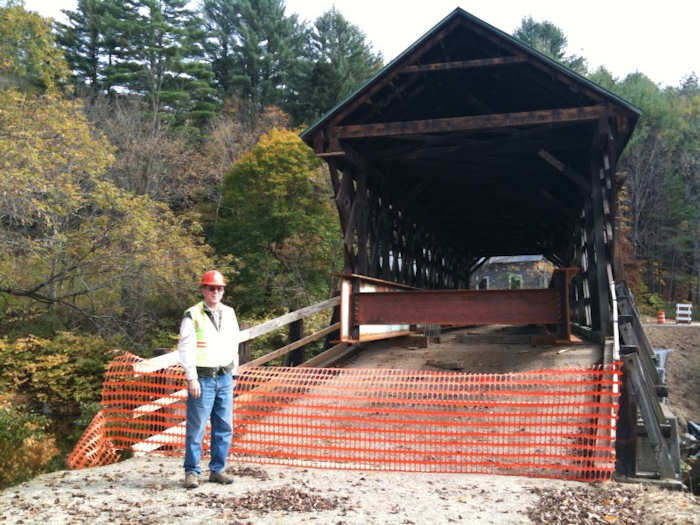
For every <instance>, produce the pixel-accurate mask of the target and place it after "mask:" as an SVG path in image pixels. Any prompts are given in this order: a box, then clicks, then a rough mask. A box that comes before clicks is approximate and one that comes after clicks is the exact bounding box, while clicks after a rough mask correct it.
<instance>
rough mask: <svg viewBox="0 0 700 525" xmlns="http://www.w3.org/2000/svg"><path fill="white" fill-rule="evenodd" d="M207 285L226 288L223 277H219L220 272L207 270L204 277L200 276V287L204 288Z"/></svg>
mask: <svg viewBox="0 0 700 525" xmlns="http://www.w3.org/2000/svg"><path fill="white" fill-rule="evenodd" d="M208 284H211V285H214V286H226V281H224V276H223V275H221V272H217V271H216V270H209V271H208V272H204V275H202V282H201V283H200V285H201V286H206V285H208Z"/></svg>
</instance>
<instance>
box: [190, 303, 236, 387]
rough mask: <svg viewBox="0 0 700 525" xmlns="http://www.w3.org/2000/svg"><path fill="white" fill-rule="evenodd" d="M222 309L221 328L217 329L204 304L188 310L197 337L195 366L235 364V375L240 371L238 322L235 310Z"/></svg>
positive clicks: (198, 304) (221, 306)
mask: <svg viewBox="0 0 700 525" xmlns="http://www.w3.org/2000/svg"><path fill="white" fill-rule="evenodd" d="M219 307H220V308H221V326H220V327H219V330H217V329H216V327H215V326H214V323H212V321H211V319H210V318H209V316H208V315H207V314H206V312H205V311H204V302H200V303H197V304H195V305H194V306H192V307H190V308H188V309H187V311H186V312H185V313H189V315H190V318H191V319H192V321H193V323H194V332H195V334H196V336H197V351H196V353H195V366H202V367H212V368H213V367H219V366H227V365H229V364H231V363H233V370H232V371H233V374H234V375H235V374H236V372H237V370H238V320H237V319H236V313H235V312H234V311H233V308H231V307H230V306H226V305H224V304H221V305H219Z"/></svg>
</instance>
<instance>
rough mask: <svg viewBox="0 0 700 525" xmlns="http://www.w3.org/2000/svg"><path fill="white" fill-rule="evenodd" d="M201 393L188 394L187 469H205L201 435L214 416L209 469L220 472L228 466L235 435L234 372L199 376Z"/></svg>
mask: <svg viewBox="0 0 700 525" xmlns="http://www.w3.org/2000/svg"><path fill="white" fill-rule="evenodd" d="M199 384H200V385H201V387H202V395H201V396H199V398H198V399H194V398H193V397H192V396H190V395H188V396H187V433H186V434H185V472H195V473H196V474H197V475H199V474H201V473H202V469H201V467H200V466H199V458H200V456H201V455H202V438H203V437H204V431H205V430H206V428H207V419H209V418H210V417H211V450H210V452H211V460H210V461H209V470H211V471H212V472H221V471H222V470H224V467H225V466H226V458H227V456H228V449H229V447H230V446H231V437H232V435H233V378H232V377H231V374H224V375H220V376H216V377H200V378H199Z"/></svg>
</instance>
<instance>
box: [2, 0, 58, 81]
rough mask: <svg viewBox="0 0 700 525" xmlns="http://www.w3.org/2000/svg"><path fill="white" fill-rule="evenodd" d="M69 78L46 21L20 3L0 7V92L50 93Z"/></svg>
mask: <svg viewBox="0 0 700 525" xmlns="http://www.w3.org/2000/svg"><path fill="white" fill-rule="evenodd" d="M68 76H69V70H68V65H67V64H66V61H65V59H64V57H63V53H62V52H61V50H60V49H59V48H58V47H57V46H56V45H55V43H54V37H53V35H52V34H51V26H50V23H49V21H48V20H46V19H44V18H42V17H41V16H39V15H38V14H36V13H31V12H28V11H27V10H26V9H25V8H24V5H23V3H22V2H16V3H8V4H7V5H6V6H0V89H2V88H7V87H12V86H14V87H17V88H18V89H21V90H23V91H30V92H44V91H52V90H54V89H56V88H58V87H60V86H61V85H62V84H63V83H64V82H65V81H66V80H67V79H68Z"/></svg>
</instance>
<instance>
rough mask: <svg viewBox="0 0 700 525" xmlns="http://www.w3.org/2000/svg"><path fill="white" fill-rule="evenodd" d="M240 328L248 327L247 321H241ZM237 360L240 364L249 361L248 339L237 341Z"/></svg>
mask: <svg viewBox="0 0 700 525" xmlns="http://www.w3.org/2000/svg"><path fill="white" fill-rule="evenodd" d="M240 328H241V330H245V329H246V328H248V323H241V326H240ZM238 360H239V362H240V364H243V363H247V362H248V361H250V341H243V342H242V343H238Z"/></svg>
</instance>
